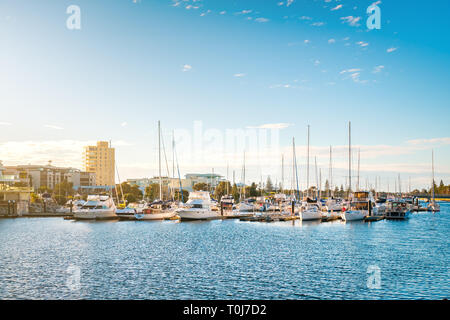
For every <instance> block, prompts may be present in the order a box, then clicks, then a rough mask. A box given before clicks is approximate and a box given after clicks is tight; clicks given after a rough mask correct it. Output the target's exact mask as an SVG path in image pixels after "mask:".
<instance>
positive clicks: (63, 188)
mask: <svg viewBox="0 0 450 320" xmlns="http://www.w3.org/2000/svg"><path fill="white" fill-rule="evenodd" d="M74 193H75V190H73V183H72V182H67V180H64V181H62V182H61V183H58V184H57V185H55V188H54V189H53V196H54V198H55V200H56V202H57V203H58V204H60V205H63V204H65V203H66V202H67V198H68V197H69V196H73V195H74Z"/></svg>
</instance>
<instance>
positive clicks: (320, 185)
mask: <svg viewBox="0 0 450 320" xmlns="http://www.w3.org/2000/svg"><path fill="white" fill-rule="evenodd" d="M321 198H322V169H321V168H319V200H320V199H321Z"/></svg>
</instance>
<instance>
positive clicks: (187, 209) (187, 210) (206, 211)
mask: <svg viewBox="0 0 450 320" xmlns="http://www.w3.org/2000/svg"><path fill="white" fill-rule="evenodd" d="M175 212H176V214H178V215H179V216H180V219H181V220H211V219H219V218H220V217H221V214H220V211H213V210H212V209H211V197H210V195H209V192H207V191H194V192H191V193H190V194H189V200H188V201H187V202H186V204H185V205H184V206H183V207H182V208H178V209H176V210H175Z"/></svg>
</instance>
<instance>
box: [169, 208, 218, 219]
mask: <svg viewBox="0 0 450 320" xmlns="http://www.w3.org/2000/svg"><path fill="white" fill-rule="evenodd" d="M177 214H178V215H179V216H180V219H181V220H212V219H220V218H221V217H222V216H221V214H220V212H218V211H210V210H178V211H177Z"/></svg>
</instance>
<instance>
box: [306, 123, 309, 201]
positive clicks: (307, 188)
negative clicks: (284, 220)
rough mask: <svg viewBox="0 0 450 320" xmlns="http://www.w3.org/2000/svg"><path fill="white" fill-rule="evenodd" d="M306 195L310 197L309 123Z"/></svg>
mask: <svg viewBox="0 0 450 320" xmlns="http://www.w3.org/2000/svg"><path fill="white" fill-rule="evenodd" d="M306 196H307V197H309V124H308V148H307V160H306Z"/></svg>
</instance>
